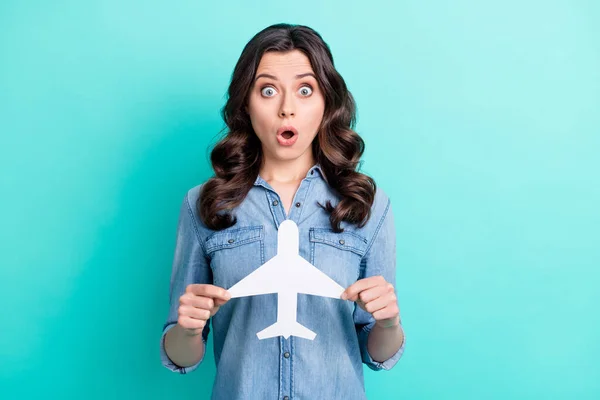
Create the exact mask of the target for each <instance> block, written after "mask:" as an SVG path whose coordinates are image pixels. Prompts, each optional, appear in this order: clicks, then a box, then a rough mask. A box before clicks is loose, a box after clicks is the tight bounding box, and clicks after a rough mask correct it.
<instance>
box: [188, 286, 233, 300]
mask: <svg viewBox="0 0 600 400" xmlns="http://www.w3.org/2000/svg"><path fill="white" fill-rule="evenodd" d="M188 288H189V290H190V291H191V292H192V293H194V294H195V295H197V296H206V297H211V298H213V299H215V298H217V299H221V300H225V301H228V300H229V299H231V294H230V293H229V292H228V291H227V290H225V289H223V288H221V287H218V286H215V285H207V284H191V285H189V286H188Z"/></svg>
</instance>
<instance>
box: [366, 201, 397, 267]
mask: <svg viewBox="0 0 600 400" xmlns="http://www.w3.org/2000/svg"><path fill="white" fill-rule="evenodd" d="M390 204H391V199H388V202H387V205H386V207H385V210H384V211H383V216H382V217H381V219H380V220H379V223H378V224H377V228H376V229H375V233H374V234H373V238H372V239H371V242H369V244H368V245H367V249H366V250H365V255H364V256H363V258H362V259H361V263H362V262H363V260H364V259H365V258H366V257H367V255H368V254H369V251H370V250H371V247H372V246H373V243H375V239H376V238H377V235H378V234H379V232H380V231H381V226H382V225H383V221H384V220H385V217H386V216H387V214H388V210H389V209H390Z"/></svg>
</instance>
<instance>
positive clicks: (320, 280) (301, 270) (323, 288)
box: [286, 255, 346, 299]
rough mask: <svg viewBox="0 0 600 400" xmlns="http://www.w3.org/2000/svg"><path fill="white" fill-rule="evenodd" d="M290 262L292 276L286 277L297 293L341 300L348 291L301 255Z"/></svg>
mask: <svg viewBox="0 0 600 400" xmlns="http://www.w3.org/2000/svg"><path fill="white" fill-rule="evenodd" d="M290 262H291V263H293V266H292V267H291V274H290V275H291V276H290V277H286V280H287V281H289V282H290V283H291V286H292V288H293V290H294V291H295V292H298V293H304V294H312V295H315V296H323V297H333V298H336V299H339V298H340V296H341V295H342V292H343V291H344V290H346V289H345V288H343V287H341V286H340V285H338V283H337V282H336V281H334V280H333V279H331V278H330V277H329V276H327V275H326V274H325V273H323V272H322V271H321V270H319V269H318V268H317V267H315V266H314V265H312V264H311V263H309V262H308V261H306V260H305V259H304V258H302V257H301V256H300V255H298V256H296V257H294V258H293V259H292V260H290Z"/></svg>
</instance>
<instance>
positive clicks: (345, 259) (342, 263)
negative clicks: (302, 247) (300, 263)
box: [309, 228, 368, 287]
mask: <svg viewBox="0 0 600 400" xmlns="http://www.w3.org/2000/svg"><path fill="white" fill-rule="evenodd" d="M309 238H310V249H311V264H312V265H314V266H315V267H317V268H319V269H320V270H321V271H323V272H324V273H325V274H327V275H328V276H329V277H330V278H331V279H333V280H334V281H336V282H337V283H338V284H340V285H341V286H343V287H348V286H350V285H351V284H353V283H354V282H356V281H357V280H358V278H359V276H360V270H361V260H362V258H363V256H364V255H365V253H366V250H367V245H368V241H367V239H366V238H364V237H362V236H360V235H358V234H356V233H353V232H350V231H344V232H340V233H336V232H334V231H333V230H332V229H327V228H311V229H310V231H309Z"/></svg>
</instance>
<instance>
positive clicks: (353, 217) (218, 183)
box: [196, 24, 377, 232]
mask: <svg viewBox="0 0 600 400" xmlns="http://www.w3.org/2000/svg"><path fill="white" fill-rule="evenodd" d="M292 50H300V51H302V52H303V53H304V54H305V55H306V56H307V57H308V59H309V60H310V64H311V66H312V68H313V70H314V71H315V74H316V77H317V81H318V83H319V86H320V88H321V90H322V92H323V93H324V97H325V110H324V114H323V119H322V121H321V125H320V126H319V130H318V133H317V136H316V137H315V139H314V140H313V142H312V151H313V156H314V158H315V160H316V162H317V163H319V164H320V166H321V168H322V170H323V173H324V175H325V177H326V179H327V182H328V184H329V186H330V187H331V188H332V189H334V190H335V191H336V192H337V193H338V194H339V196H340V198H341V200H340V201H339V202H338V204H337V205H336V206H335V207H334V206H333V205H332V204H331V202H330V201H327V204H325V205H322V204H320V203H319V206H321V207H322V208H323V209H325V210H326V211H327V212H329V213H330V216H329V220H330V222H331V226H332V228H333V230H334V231H335V232H341V231H343V229H341V227H340V223H341V221H347V222H350V223H354V224H357V225H358V226H359V227H362V226H364V225H365V224H366V222H367V221H368V219H369V218H370V216H371V206H372V204H373V200H374V197H375V191H376V189H377V188H376V185H375V181H374V180H373V179H372V178H371V177H369V176H367V175H365V174H362V173H360V172H358V171H357V167H359V163H360V158H361V156H362V154H363V152H364V148H365V144H364V141H363V139H362V138H361V137H360V136H359V135H358V134H357V133H356V132H354V130H353V129H354V126H355V124H356V107H355V103H354V99H353V97H352V94H351V93H350V92H349V91H348V89H347V87H346V83H345V82H344V79H343V78H342V76H341V75H340V74H339V73H338V72H337V71H336V69H335V67H334V63H333V57H332V55H331V51H330V49H329V46H328V45H327V43H325V41H323V39H322V37H321V35H320V34H319V33H317V32H316V31H314V30H313V29H311V28H309V27H307V26H303V25H290V24H275V25H271V26H269V27H267V28H265V29H263V30H262V31H260V32H259V33H257V34H256V35H255V36H254V37H253V38H252V39H251V40H250V41H249V42H248V43H247V44H246V46H245V47H244V49H243V51H242V54H241V56H240V58H239V60H238V62H237V64H236V66H235V69H234V71H233V74H232V77H231V83H230V85H229V89H228V93H227V94H228V100H227V102H226V104H225V106H224V107H223V108H222V109H221V115H222V117H223V120H224V121H225V124H226V125H227V126H226V128H225V130H226V129H228V132H227V133H226V135H225V136H224V137H223V138H222V139H221V140H220V141H219V142H218V143H217V144H216V145H215V146H214V148H213V150H212V152H211V155H210V160H211V163H212V168H213V170H214V172H215V175H214V176H213V177H212V178H210V179H209V180H208V181H206V183H205V184H204V185H203V187H202V191H201V193H200V196H199V198H198V203H197V204H196V207H197V209H198V214H199V215H200V218H201V219H202V221H203V222H204V224H205V225H206V226H207V227H209V228H210V229H213V230H222V229H225V228H228V227H230V226H233V225H235V223H236V222H237V218H236V217H235V216H234V215H232V210H233V208H234V207H236V206H238V205H239V204H240V203H241V202H242V201H243V200H244V198H245V197H246V195H247V194H248V192H249V191H250V189H251V188H252V186H253V184H254V182H255V180H256V178H257V176H258V173H259V169H260V167H261V165H262V158H263V153H262V147H261V142H260V140H259V139H258V137H257V136H256V133H254V129H253V128H252V124H251V122H250V116H249V115H248V114H247V113H246V111H245V106H246V105H247V104H248V97H249V93H250V90H251V88H252V84H253V81H254V76H255V75H256V70H257V68H258V64H259V62H260V60H261V57H262V55H263V53H265V52H267V51H275V52H288V51H292Z"/></svg>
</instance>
